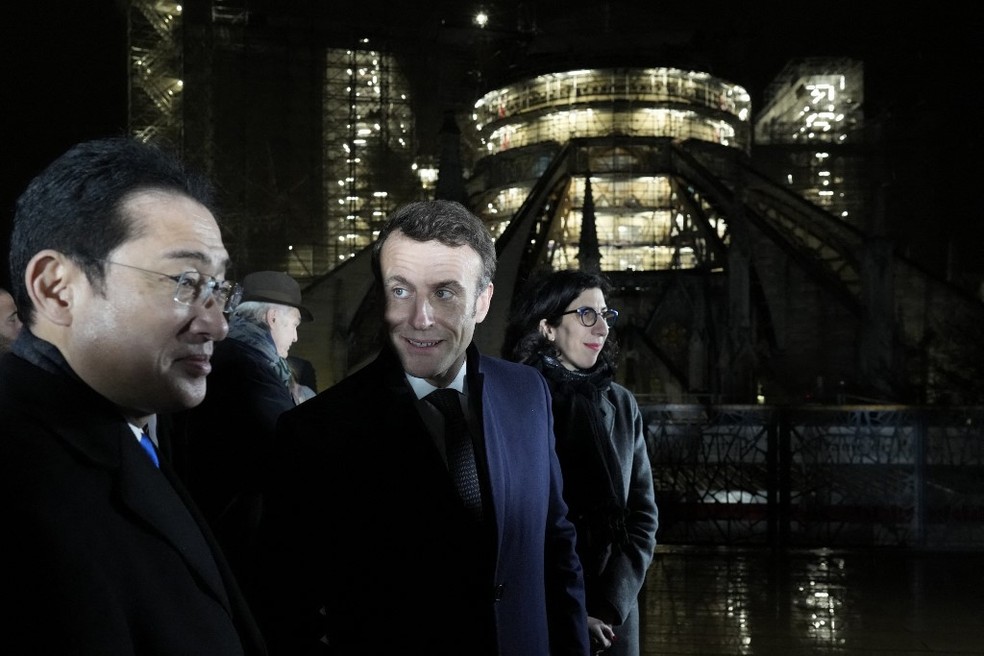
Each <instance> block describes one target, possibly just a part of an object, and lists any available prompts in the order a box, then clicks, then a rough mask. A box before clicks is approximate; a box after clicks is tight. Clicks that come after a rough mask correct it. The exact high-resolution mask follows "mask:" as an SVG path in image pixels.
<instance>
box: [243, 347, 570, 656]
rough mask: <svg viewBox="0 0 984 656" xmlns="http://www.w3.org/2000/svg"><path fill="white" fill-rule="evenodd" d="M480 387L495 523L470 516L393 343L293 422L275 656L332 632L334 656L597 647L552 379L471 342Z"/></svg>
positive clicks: (270, 611)
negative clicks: (558, 439) (567, 492)
mask: <svg viewBox="0 0 984 656" xmlns="http://www.w3.org/2000/svg"><path fill="white" fill-rule="evenodd" d="M468 385H469V389H470V394H469V396H470V399H471V402H472V403H473V404H474V405H473V406H472V411H473V413H476V416H479V417H482V422H481V423H482V429H483V433H484V434H483V436H482V438H481V439H479V444H478V447H479V448H478V449H477V456H478V461H479V470H480V476H481V477H482V479H483V496H484V506H485V509H486V515H485V516H486V522H485V524H484V525H476V524H475V523H474V522H472V521H470V520H469V517H468V514H467V511H466V510H465V509H464V506H463V504H462V502H461V501H460V499H459V498H458V496H457V493H456V492H455V488H454V484H453V482H452V480H451V477H450V475H449V473H448V470H447V467H446V465H445V464H444V461H443V459H442V457H441V455H440V452H439V451H438V449H437V448H436V447H435V444H434V440H433V439H432V437H431V436H430V434H429V433H428V431H427V428H426V427H425V425H424V423H423V420H422V419H421V417H420V415H419V413H418V410H417V408H416V406H415V402H416V397H415V396H414V394H413V391H412V390H411V388H410V387H409V385H408V384H407V382H406V379H405V378H404V375H403V371H402V368H401V366H400V363H399V360H398V359H397V358H396V356H395V354H393V353H392V352H391V351H390V350H389V349H384V351H383V352H382V353H381V354H380V356H379V357H378V358H377V359H376V360H375V361H374V362H373V363H371V364H369V365H367V366H366V367H365V368H363V369H362V370H360V371H358V372H356V373H354V374H352V375H351V376H349V377H348V378H347V379H345V380H343V381H342V382H341V383H339V384H337V385H335V386H334V387H332V388H331V389H329V390H327V391H325V392H322V393H321V394H319V395H318V396H317V397H315V398H314V399H312V400H310V401H306V402H305V403H302V404H301V405H299V406H297V407H296V408H295V409H293V410H290V411H288V412H286V413H284V414H283V415H281V420H280V425H279V429H278V435H277V445H278V448H282V449H283V451H282V454H281V459H280V460H279V461H278V466H277V471H278V472H279V473H278V475H277V476H276V477H275V479H274V481H275V484H274V486H273V487H271V488H270V489H269V490H268V491H267V499H268V505H267V513H266V515H265V516H264V522H265V523H264V526H263V528H262V529H261V534H262V535H263V542H264V554H265V559H264V576H263V577H262V578H263V579H264V580H265V581H267V582H268V583H269V587H267V589H266V590H265V596H264V599H263V602H262V603H261V604H260V609H262V610H261V611H258V612H260V615H261V625H263V624H264V622H265V623H266V624H265V626H264V629H265V631H266V632H267V633H268V635H267V637H268V640H269V641H270V645H271V652H272V653H284V654H286V653H290V654H298V653H316V651H313V650H311V649H310V647H311V646H312V645H314V644H316V643H315V640H316V637H317V635H318V634H319V633H320V634H324V633H325V628H326V627H327V641H328V644H329V646H330V648H331V649H330V652H329V653H334V654H397V653H401V654H402V653H426V654H430V655H434V654H442V655H444V654H468V655H469V656H480V655H484V654H503V655H508V656H545V655H547V654H587V653H588V638H587V627H586V615H585V609H584V590H583V578H582V573H581V566H580V562H579V561H578V559H577V556H576V554H575V551H574V530H573V527H572V525H571V524H570V523H569V522H568V521H567V519H566V515H567V507H566V505H565V504H564V501H563V497H562V495H561V492H562V480H561V476H560V469H559V465H558V462H557V458H556V455H555V452H554V444H553V430H552V417H551V412H550V398H549V393H548V391H547V387H546V384H545V382H544V380H543V378H542V377H541V375H540V374H539V373H538V372H536V371H535V370H533V369H532V368H530V367H526V366H523V365H516V364H513V363H509V362H505V361H502V360H497V359H493V358H486V357H480V356H479V354H478V351H477V350H476V349H475V348H474V346H473V347H471V348H470V349H469V362H468ZM322 607H324V609H325V611H326V613H325V615H326V617H325V616H320V620H319V615H318V610H319V609H320V608H322ZM312 630H313V631H315V634H314V638H312V637H311V633H310V631H312ZM302 636H303V637H305V639H306V643H304V644H299V642H298V640H297V639H298V638H299V637H302Z"/></svg>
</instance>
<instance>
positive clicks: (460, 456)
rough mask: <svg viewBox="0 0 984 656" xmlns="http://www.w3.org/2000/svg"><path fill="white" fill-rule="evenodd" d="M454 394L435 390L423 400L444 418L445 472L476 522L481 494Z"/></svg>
mask: <svg viewBox="0 0 984 656" xmlns="http://www.w3.org/2000/svg"><path fill="white" fill-rule="evenodd" d="M459 396H460V395H459V394H458V391H457V390H453V389H439V390H436V391H434V392H431V393H430V394H428V395H427V397H426V398H427V400H428V401H430V402H431V403H432V404H433V405H434V407H436V408H437V409H438V410H440V411H441V414H442V415H444V448H445V450H446V452H447V454H448V469H449V470H450V471H451V477H452V478H453V479H454V484H455V487H457V488H458V495H459V496H460V497H461V500H462V501H464V503H465V507H466V508H468V510H469V511H470V512H471V513H472V515H474V517H475V518H476V519H481V518H482V490H481V488H480V487H479V484H478V467H477V466H476V464H475V447H474V446H473V445H472V441H471V436H469V434H468V423H467V422H466V421H465V415H464V413H463V412H462V411H461V401H460V400H459Z"/></svg>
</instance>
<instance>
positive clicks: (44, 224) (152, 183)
mask: <svg viewBox="0 0 984 656" xmlns="http://www.w3.org/2000/svg"><path fill="white" fill-rule="evenodd" d="M149 190H160V191H165V192H171V193H177V194H181V195H184V196H187V197H189V198H191V199H193V200H195V201H197V202H198V203H200V204H202V205H203V206H205V207H206V208H207V209H209V211H212V210H213V204H214V194H213V188H212V186H211V184H209V182H208V180H207V179H206V178H205V177H204V176H202V175H200V174H197V173H195V172H192V171H190V170H188V169H187V168H186V167H185V165H184V164H183V163H182V161H181V160H180V159H179V158H178V157H177V156H176V155H175V154H174V153H173V152H171V151H168V150H165V149H164V148H162V147H160V146H158V145H155V144H152V143H148V142H144V141H140V140H138V139H136V138H133V137H107V138H104V139H94V140H92V141H86V142H82V143H80V144H77V145H75V146H73V147H72V148H70V149H69V150H68V151H66V152H65V153H64V154H63V155H61V156H60V157H58V158H57V159H56V160H55V161H54V162H52V163H51V164H49V165H48V167H47V168H45V169H44V171H42V172H41V173H40V174H39V175H38V176H37V177H35V178H34V179H33V180H31V182H30V183H29V184H28V186H27V188H26V189H25V190H24V192H23V193H22V194H21V195H20V197H19V198H18V199H17V204H16V209H15V212H14V229H13V233H12V234H11V238H10V282H11V291H12V295H13V297H14V302H15V303H16V304H17V307H18V309H19V311H20V314H21V319H22V321H23V322H24V323H25V324H26V325H30V324H32V323H33V319H34V307H33V305H32V303H31V299H30V296H28V293H27V288H26V286H25V284H24V273H25V271H26V269H27V264H28V262H29V261H30V260H31V258H32V257H34V255H35V254H37V253H38V252H40V251H42V250H44V249H49V248H50V249H52V250H56V251H58V252H60V253H63V254H65V255H67V256H68V257H70V258H72V260H73V261H75V262H76V263H78V264H79V266H81V267H82V269H83V270H84V271H85V274H86V276H87V277H88V279H89V280H90V282H92V283H93V284H94V285H101V284H102V282H103V280H104V277H105V269H104V267H105V265H104V264H103V262H102V260H104V259H105V258H106V256H107V255H108V254H109V253H111V252H112V251H113V250H114V249H116V248H117V247H119V246H120V245H121V244H123V243H125V242H127V241H129V240H131V239H133V238H134V237H136V236H137V235H136V233H135V226H134V225H133V223H132V222H131V221H130V219H129V217H128V216H125V215H124V213H123V211H122V208H123V205H124V204H125V203H126V201H127V200H129V199H130V198H131V197H132V196H133V195H134V194H136V193H140V192H143V191H149ZM213 213H214V212H213Z"/></svg>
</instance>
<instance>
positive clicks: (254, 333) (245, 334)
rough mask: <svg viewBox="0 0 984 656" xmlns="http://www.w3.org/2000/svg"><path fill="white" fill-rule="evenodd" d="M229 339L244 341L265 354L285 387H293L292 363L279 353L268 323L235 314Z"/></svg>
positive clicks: (230, 326)
mask: <svg viewBox="0 0 984 656" xmlns="http://www.w3.org/2000/svg"><path fill="white" fill-rule="evenodd" d="M228 339H232V340H235V341H237V342H242V343H243V344H246V345H248V346H251V347H253V348H254V349H256V350H257V351H259V352H260V353H262V354H263V359H264V360H265V361H266V362H267V363H268V364H269V365H270V368H271V369H273V371H274V372H275V373H276V375H277V377H278V378H279V379H280V380H281V381H282V382H283V384H284V387H286V388H287V389H291V373H290V365H289V364H287V361H286V360H285V359H283V358H282V357H280V354H279V353H277V345H276V344H275V343H274V342H273V335H271V334H270V328H269V326H267V325H266V324H261V323H257V322H255V321H253V320H252V319H250V318H249V317H245V316H235V317H233V319H232V321H230V322H229V335H228Z"/></svg>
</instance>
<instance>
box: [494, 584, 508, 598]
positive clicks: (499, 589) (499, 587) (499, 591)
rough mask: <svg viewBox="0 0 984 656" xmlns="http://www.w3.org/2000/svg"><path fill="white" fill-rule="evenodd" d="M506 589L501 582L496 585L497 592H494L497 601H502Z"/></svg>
mask: <svg viewBox="0 0 984 656" xmlns="http://www.w3.org/2000/svg"><path fill="white" fill-rule="evenodd" d="M505 591H506V586H504V585H502V584H501V583H500V584H499V585H497V586H495V592H494V597H495V601H500V600H501V599H502V594H503V593H504V592H505Z"/></svg>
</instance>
